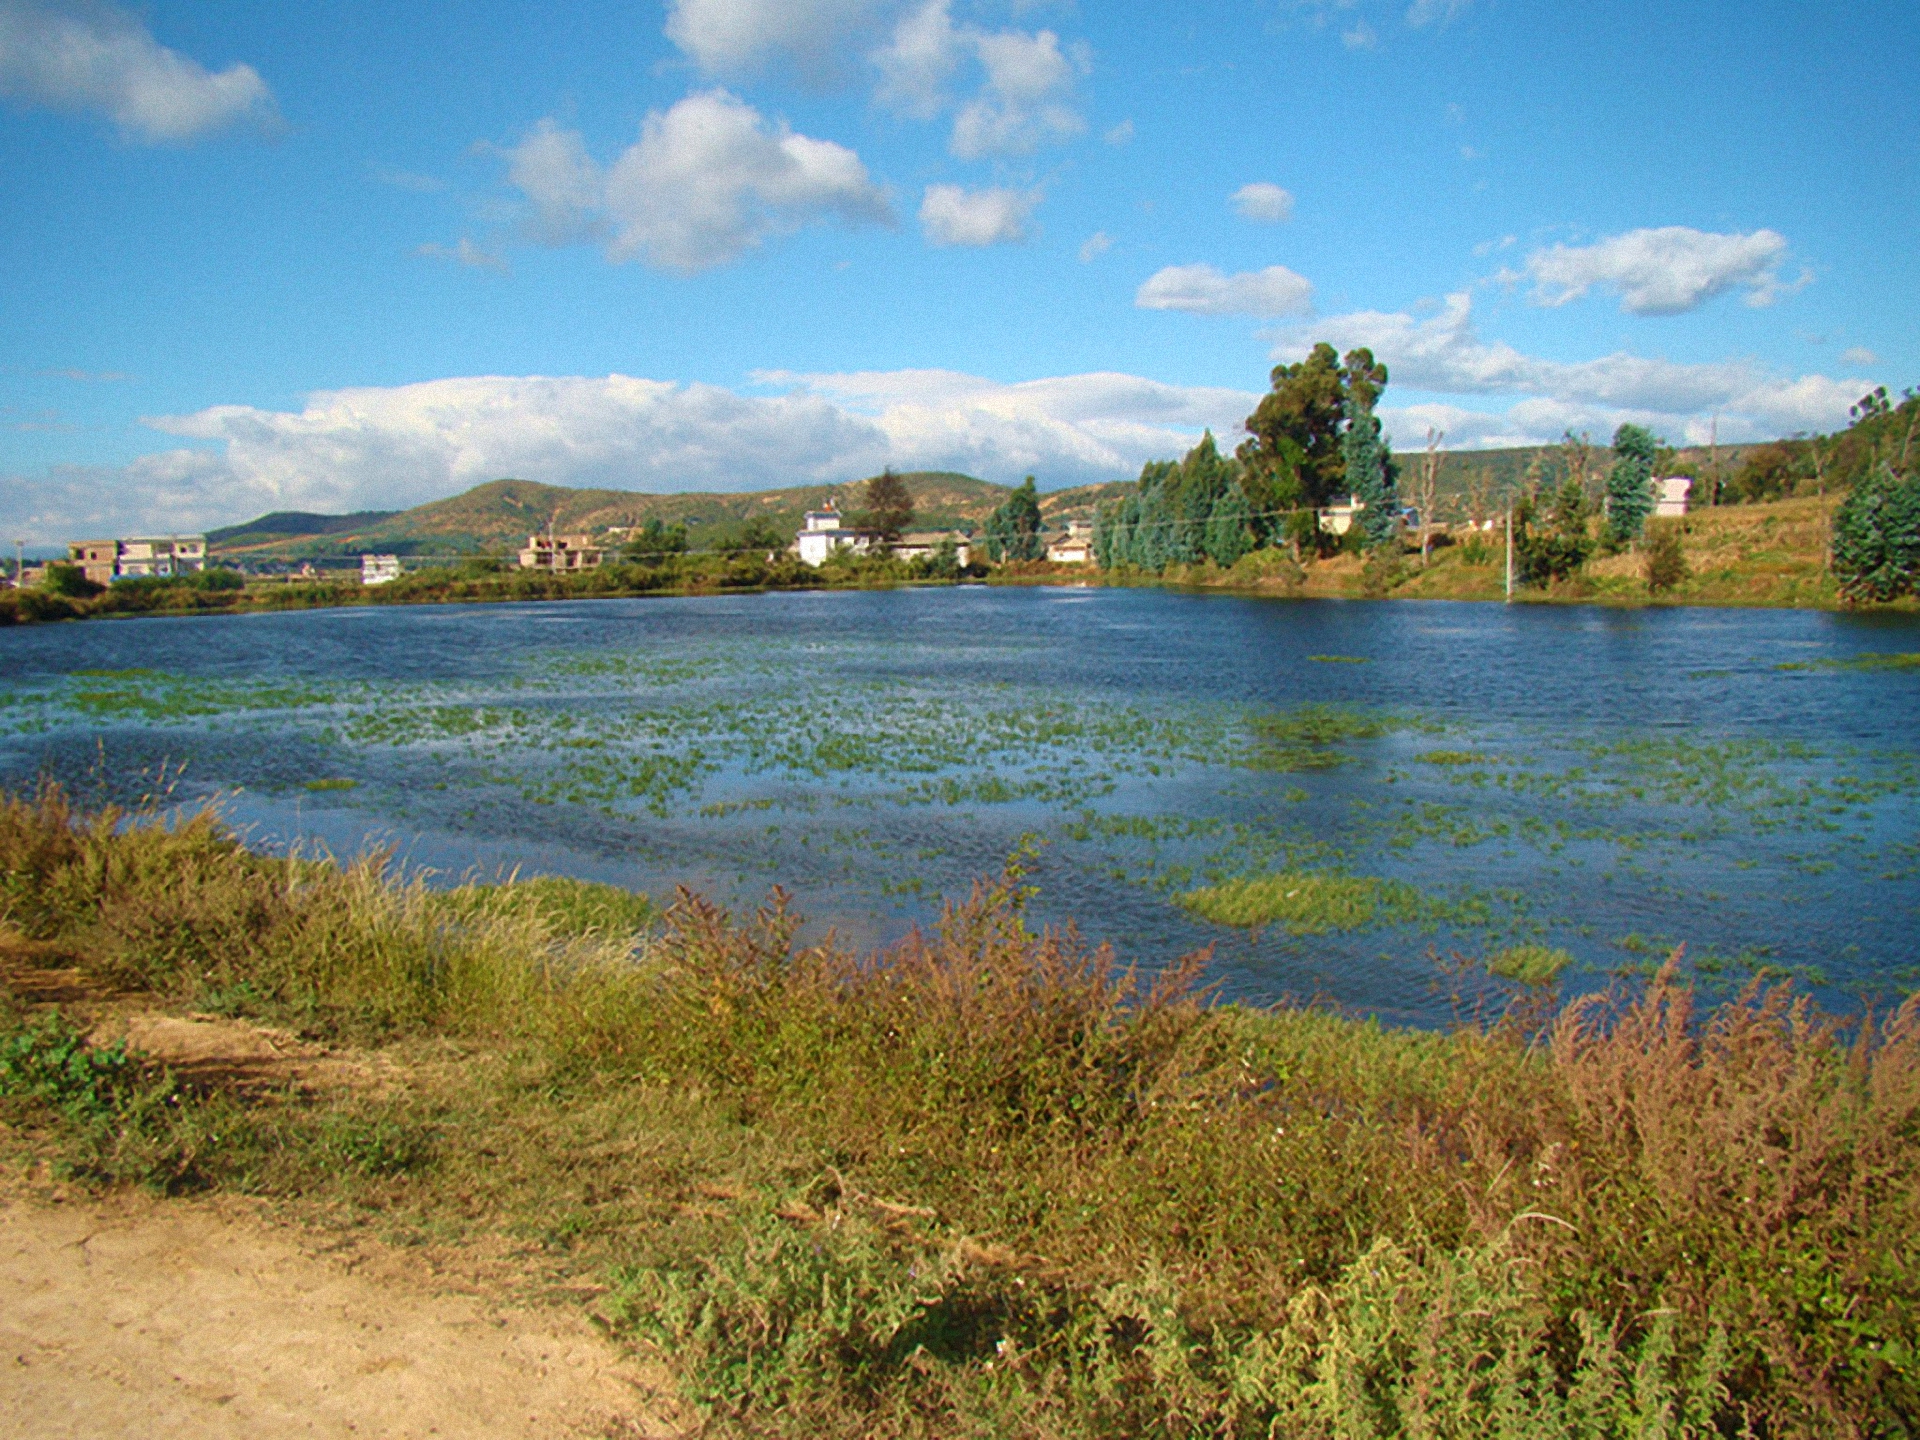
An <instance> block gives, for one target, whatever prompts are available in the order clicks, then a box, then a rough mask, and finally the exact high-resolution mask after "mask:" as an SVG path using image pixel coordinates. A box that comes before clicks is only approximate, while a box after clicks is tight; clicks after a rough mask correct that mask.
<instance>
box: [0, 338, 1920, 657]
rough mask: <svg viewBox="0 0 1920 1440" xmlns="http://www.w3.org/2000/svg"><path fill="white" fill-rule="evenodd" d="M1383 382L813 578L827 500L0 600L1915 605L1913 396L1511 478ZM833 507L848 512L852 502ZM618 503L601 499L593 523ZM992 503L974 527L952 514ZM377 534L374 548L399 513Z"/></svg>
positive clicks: (62, 568)
mask: <svg viewBox="0 0 1920 1440" xmlns="http://www.w3.org/2000/svg"><path fill="white" fill-rule="evenodd" d="M1387 382H1388V372H1387V367H1386V366H1385V365H1383V364H1381V363H1379V362H1378V361H1376V360H1375V359H1374V357H1373V356H1372V354H1371V353H1370V352H1369V351H1366V350H1364V349H1362V350H1355V351H1352V352H1349V353H1348V354H1347V355H1346V356H1345V357H1344V358H1341V357H1339V356H1337V355H1336V353H1335V352H1334V350H1333V347H1331V346H1329V345H1325V344H1322V345H1319V346H1316V347H1315V348H1314V350H1313V351H1312V352H1311V354H1310V355H1309V356H1308V357H1307V358H1306V359H1305V360H1302V361H1299V362H1296V363H1294V364H1291V365H1280V366H1277V367H1275V369H1274V371H1273V373H1272V376H1271V388H1270V390H1269V392H1268V394H1267V395H1266V396H1265V397H1264V398H1262V400H1261V401H1260V403H1259V405H1258V406H1257V407H1256V409H1255V410H1254V412H1253V414H1251V415H1249V416H1248V417H1247V420H1246V422H1245V428H1246V430H1247V432H1248V439H1247V440H1246V441H1245V442H1244V443H1243V444H1242V445H1240V446H1239V448H1238V449H1237V450H1236V451H1235V452H1234V453H1233V454H1231V455H1226V454H1222V453H1221V452H1220V451H1219V449H1218V448H1217V446H1216V445H1215V443H1214V440H1213V437H1212V436H1211V435H1210V434H1209V435H1207V436H1205V437H1203V439H1202V440H1201V442H1200V443H1199V444H1198V445H1196V446H1195V447H1194V448H1193V449H1192V450H1191V451H1190V452H1188V454H1187V455H1185V456H1184V457H1182V458H1181V459H1180V460H1178V461H1171V460H1169V461H1153V462H1150V463H1149V464H1148V465H1147V466H1146V467H1145V468H1144V469H1143V470H1142V472H1141V475H1140V477H1139V479H1138V480H1137V481H1135V482H1131V483H1130V484H1113V485H1105V486H1093V487H1082V488H1081V490H1078V491H1074V492H1069V493H1067V494H1064V495H1056V496H1050V497H1042V496H1040V495H1038V494H1037V493H1036V490H1035V487H1034V481H1033V477H1031V476H1029V477H1028V478H1027V480H1026V482H1025V483H1024V484H1023V485H1021V486H1019V487H1017V488H1015V489H1013V490H1011V491H1008V490H1006V489H1004V488H1003V487H995V486H989V485H986V484H984V483H983V482H980V481H975V480H972V479H970V477H966V476H958V475H949V474H945V473H943V472H929V473H926V474H919V475H913V476H896V475H895V474H894V473H893V472H892V471H890V470H889V471H886V472H884V473H883V474H881V475H879V476H875V477H874V478H873V479H871V480H869V481H867V482H865V483H864V484H863V485H861V486H858V487H851V488H850V489H848V498H849V500H851V501H852V502H853V504H854V505H857V506H858V508H857V509H853V510H851V511H850V514H849V519H848V523H849V524H850V525H851V526H853V527H854V528H853V529H852V530H851V531H850V532H849V533H851V534H854V535H857V536H858V537H859V543H858V544H857V545H854V546H851V547H849V548H847V549H846V550H845V551H844V552H835V553H834V554H832V555H830V556H828V557H827V559H826V561H825V563H823V564H820V565H817V566H816V565H807V564H803V563H801V562H800V560H799V559H798V557H797V556H796V555H795V554H794V553H793V551H792V550H791V549H790V548H789V547H788V544H787V537H786V534H785V533H784V532H783V531H782V530H781V529H780V528H779V526H778V525H777V524H776V523H775V522H774V520H773V519H771V518H769V517H771V516H774V515H776V514H781V515H783V514H784V513H785V512H784V510H781V509H780V508H779V507H781V506H782V505H789V504H791V503H802V501H801V498H800V497H802V496H804V495H806V494H810V493H811V492H799V491H796V492H792V493H791V494H789V493H788V492H767V493H766V494H765V495H760V496H751V497H745V499H744V500H736V501H735V503H734V507H733V508H734V509H736V510H738V511H739V512H740V513H739V515H737V516H734V517H733V519H731V520H728V521H726V522H725V523H723V524H722V525H721V526H720V527H719V528H718V529H717V530H710V531H709V533H707V534H706V535H705V536H704V537H703V540H702V543H701V544H700V545H699V546H695V545H694V544H693V543H692V542H691V541H690V537H689V519H687V518H683V519H681V520H679V521H675V522H671V523H669V522H668V521H665V520H663V519H661V518H660V517H659V516H657V515H656V516H653V517H652V518H650V519H648V520H647V521H646V522H645V523H644V524H638V523H636V524H633V525H630V526H629V527H627V529H626V530H625V531H624V532H623V533H624V534H625V536H626V539H625V540H624V542H623V543H621V544H620V545H619V546H617V547H616V548H615V549H614V550H613V559H612V563H608V564H604V565H598V566H596V567H595V568H592V569H589V570H583V571H579V572H575V573H552V572H548V571H538V570H536V571H532V572H529V571H526V570H514V569H512V568H510V566H509V564H508V562H507V561H506V560H505V559H503V558H502V557H500V556H498V555H491V554H484V553H483V554H474V555H470V556H467V557H465V558H459V559H456V560H455V561H454V563H451V564H445V565H436V566H433V567H427V568H420V569H415V570H412V571H409V572H407V573H404V574H400V575H399V576H398V578H396V579H394V580H393V581H392V583H385V584H379V585H367V586H362V585H359V584H356V583H353V582H352V581H351V580H347V579H338V580H334V579H328V578H325V577H324V576H286V577H281V578H276V579H273V580H261V579H258V578H250V577H248V576H246V575H243V574H242V573H240V572H239V571H238V570H237V569H233V568H229V567H223V566H219V565H216V566H215V567H214V568H211V569H207V570H203V571H200V572H197V573H193V574H184V575H176V576H170V577H146V578H135V579H122V580H116V581H115V582H114V583H112V584H110V585H100V584H97V583H95V582H93V581H90V580H89V579H88V578H87V577H86V576H85V575H84V574H83V573H81V572H80V570H79V569H78V568H77V567H75V566H71V565H61V564H57V563H56V564H52V565H49V566H47V567H46V569H45V572H44V576H43V578H42V579H41V581H40V583H38V584H37V585H34V586H31V587H25V588H15V589H13V590H10V591H0V625H6V624H18V623H34V622H41V621H48V620H65V619H82V618H91V617H96V616H112V615H133V614H148V613H173V614H183V613H188V614H190V613H205V612H220V611H233V610H255V609H275V608H288V609H296V608H308V607H314V606H331V605H341V604H356V603H386V604H393V603H432V602H447V601H488V600H496V601H504V600H539V599H574V598H594V597H610V596H631V595H648V594H700V593H712V592H716V591H726V590H755V589H784V588H841V587H877V586H887V585H897V584H908V583H936V584H937V583H957V582H960V581H963V580H987V581H990V582H991V581H1001V582H1013V583H1036V582H1047V581H1053V580H1056V579H1059V580H1070V581H1071V582H1073V583H1123V584H1139V583H1163V584H1174V585H1184V586H1199V587H1204V588H1219V589H1231V590H1246V591H1252V592H1256V593H1264V594H1278V595H1298V596H1352V597H1368V598H1387V597H1405V598H1419V599H1461V600H1467V599H1475V600H1483V599H1495V598H1518V599H1523V600H1549V601H1574V602H1580V601H1599V602H1606V603H1616V604H1633V603H1648V602H1663V601H1664V602H1677V603H1688V604H1708V605H1786V606H1808V607H1836V606H1849V607H1861V606H1895V607H1903V608H1912V607H1913V606H1914V605H1915V603H1916V585H1920V444H1916V443H1915V442H1916V439H1917V438H1920V393H1916V392H1915V391H1912V390H1909V391H1907V392H1906V393H1905V394H1904V395H1903V396H1902V397H1901V398H1900V400H1899V401H1898V403H1895V402H1894V401H1893V400H1892V399H1890V398H1889V397H1888V395H1887V393H1886V391H1885V389H1884V388H1883V389H1880V390H1877V391H1875V392H1873V393H1872V394H1869V395H1865V396H1863V397H1861V399H1860V401H1859V402H1858V403H1857V404H1856V405H1855V406H1854V407H1853V414H1852V421H1851V423H1850V424H1849V425H1848V426H1847V427H1846V428H1845V429H1844V430H1841V431H1837V432H1834V433H1832V434H1827V435H1812V436H1800V437H1796V438H1794V439H1791V440H1785V441H1777V442H1771V443H1768V444H1764V445H1750V446H1745V447H1740V448H1739V449H1737V450H1735V451H1733V452H1732V454H1733V455H1734V456H1737V463H1723V460H1722V456H1721V454H1720V451H1719V450H1718V448H1717V447H1707V448H1705V449H1702V448H1700V447H1695V448H1693V449H1688V450H1681V449H1673V448H1670V447H1667V446H1666V445H1664V444H1663V443H1662V442H1661V440H1660V439H1659V437H1657V436H1654V435H1653V434H1651V433H1650V432H1648V431H1646V430H1645V429H1643V428H1641V427H1639V426H1636V425H1632V424H1628V425H1623V426H1621V427H1620V428H1619V430H1618V431H1617V432H1616V433H1615V435H1614V436H1613V437H1612V444H1611V445H1610V446H1600V445H1596V444H1595V443H1594V442H1593V441H1592V440H1591V438H1590V437H1588V436H1585V435H1579V436H1576V435H1573V434H1571V433H1569V434H1568V435H1567V436H1566V437H1565V439H1564V440H1563V442H1562V443H1561V444H1559V445H1557V446H1552V447H1534V448H1532V449H1529V450H1527V451H1525V452H1523V453H1524V465H1523V467H1522V468H1519V469H1518V471H1517V473H1515V464H1514V463H1513V462H1515V461H1516V460H1517V459H1518V458H1519V456H1518V454H1516V455H1515V456H1506V457H1502V456H1500V455H1499V454H1498V452H1494V453H1493V454H1491V455H1487V454H1482V455H1480V456H1474V457H1468V456H1461V455H1454V456H1449V455H1448V454H1447V453H1446V452H1445V450H1444V439H1445V437H1444V436H1443V435H1441V434H1439V433H1438V432H1429V435H1428V443H1427V447H1426V449H1425V451H1424V453H1422V454H1420V455H1418V456H1417V457H1414V458H1413V459H1412V460H1411V461H1406V460H1403V459H1402V458H1400V457H1396V456H1395V455H1394V454H1393V452H1392V447H1391V445H1390V444H1389V443H1388V441H1387V439H1386V437H1385V435H1384V433H1383V430H1382V427H1381V424H1380V421H1379V418H1378V415H1377V407H1378V404H1379V400H1380V397H1381V395H1382V394H1383V393H1384V391H1385V389H1386V386H1387ZM1656 486H1658V487H1665V488H1664V489H1662V490H1661V491H1660V494H1662V495H1664V494H1669V493H1670V494H1672V495H1673V496H1676V497H1679V498H1678V499H1677V500H1676V501H1675V502H1674V503H1675V504H1676V505H1677V507H1678V508H1679V509H1680V511H1681V512H1682V513H1679V514H1675V515H1671V516H1665V515H1660V514H1657V513H1656V509H1657V506H1656V500H1657V498H1658V497H1657V495H1656ZM516 487H519V488H531V489H532V490H535V491H538V492H540V494H539V497H538V498H539V499H540V500H541V502H542V503H549V502H551V503H553V505H554V507H555V509H554V513H555V515H556V516H557V514H558V513H559V508H560V507H559V501H558V499H557V498H556V497H557V496H563V495H566V494H567V493H569V492H555V491H551V490H550V489H549V488H548V487H525V486H523V485H522V482H513V481H498V482H492V483H491V484H489V485H486V486H482V487H479V489H477V490H476V491H474V492H471V495H470V496H468V497H459V499H457V500H456V501H454V502H440V503H439V504H438V505H436V506H432V507H426V508H427V509H428V510H442V509H445V510H448V511H449V515H448V516H439V517H436V519H435V522H434V523H435V524H438V525H442V526H444V525H445V524H446V523H448V522H449V519H450V516H451V513H452V511H453V510H457V509H459V508H461V506H462V505H463V504H464V505H465V507H466V508H467V509H468V510H472V509H474V508H476V507H475V504H474V502H475V501H478V500H481V499H483V498H484V501H485V502H486V503H487V504H489V505H491V506H492V508H493V509H494V510H499V509H500V507H501V505H502V504H504V505H506V506H509V507H512V508H513V509H514V510H515V511H516V512H517V511H520V510H524V509H526V508H527V506H528V504H529V503H530V502H529V499H528V498H527V497H522V496H519V495H517V494H515V493H514V491H515V489H516ZM916 487H917V490H918V494H916V493H915V492H916ZM843 488H847V487H843ZM821 494H822V495H824V496H825V497H826V498H827V499H828V500H829V501H831V500H832V499H833V498H834V494H835V492H832V491H823V492H821ZM1002 497H1003V498H1002ZM619 498H620V497H619V496H618V495H617V492H605V493H601V492H594V495H593V496H592V497H590V499H591V504H592V505H593V506H598V507H599V508H598V510H596V511H593V512H592V513H600V511H605V510H606V506H607V504H609V503H613V502H614V501H616V500H618V499H619ZM625 498H626V499H627V500H628V501H633V500H636V499H654V500H657V499H660V498H662V497H625ZM705 498H706V499H708V500H714V499H716V498H717V497H705ZM995 499H997V500H998V503H997V504H991V501H992V500H995ZM989 504H991V508H990V509H989V508H988V506H989ZM929 505H931V506H933V507H935V510H936V512H937V513H938V515H939V518H940V519H941V521H942V522H943V523H947V524H958V525H959V526H960V527H961V528H960V531H959V532H955V533H964V534H966V535H967V536H969V537H970V538H972V539H973V541H974V543H972V544H971V545H970V547H969V549H970V551H971V554H970V555H968V556H967V557H966V558H965V563H963V560H962V557H961V556H959V555H956V553H955V551H954V547H953V546H952V545H951V544H950V543H949V544H947V545H944V546H941V547H939V548H938V549H934V550H931V551H929V553H923V554H918V555H916V556H915V557H914V558H912V559H910V560H908V559H902V558H900V557H898V556H896V555H894V554H893V553H892V551H893V548H894V547H895V546H896V545H897V544H898V542H899V540H900V538H901V535H902V532H903V531H904V530H905V528H906V526H907V525H908V524H910V523H912V521H913V519H914V518H915V515H916V513H917V512H918V513H922V514H925V513H926V507H927V506H929ZM976 510H977V511H979V512H980V515H979V518H980V519H982V520H983V523H982V524H979V525H978V526H976V525H974V524H972V523H969V522H966V521H963V520H961V519H959V518H958V517H961V516H963V515H972V514H973V513H974V512H975V511H976ZM1049 512H1052V518H1053V519H1055V520H1059V519H1062V518H1064V517H1067V516H1068V515H1069V514H1072V515H1077V516H1080V517H1082V518H1080V520H1079V521H1078V523H1079V524H1080V525H1081V526H1082V528H1083V530H1084V533H1085V541H1084V544H1083V546H1082V553H1084V554H1085V555H1086V557H1087V558H1086V562H1085V563H1074V564H1062V563H1059V561H1058V559H1057V558H1056V559H1052V560H1050V559H1049V558H1048V556H1049V551H1050V547H1049V544H1048V540H1047V529H1046V527H1047V523H1048V518H1049ZM275 518H276V517H265V519H267V520H273V519H275ZM307 518H308V519H309V520H311V521H313V522H316V523H317V522H322V521H327V520H328V518H329V517H307ZM338 518H339V519H340V520H341V521H342V522H343V523H344V522H346V521H353V520H357V519H360V518H363V517H351V516H350V517H338ZM371 518H372V519H373V520H374V521H375V522H376V530H377V526H378V524H379V523H390V522H391V521H392V518H393V517H389V516H385V515H378V514H376V515H373V516H372V517H371ZM627 518H632V517H631V516H629V517H627ZM929 518H931V517H929ZM493 519H494V520H496V521H498V520H500V519H501V516H499V515H495V516H494V517H493ZM263 523H264V522H263ZM270 532H271V527H268V531H267V532H264V533H265V534H266V539H267V540H269V541H271V539H272V535H271V533H270ZM232 538H234V539H235V540H236V541H248V542H250V543H251V542H259V541H261V540H262V535H261V534H255V533H253V532H252V531H247V530H246V529H245V527H242V528H241V531H239V532H236V533H235V535H234V536H233V537H232ZM271 548H272V547H271V546H269V549H271ZM282 548H284V547H282ZM259 553H261V554H265V553H267V552H266V551H261V552H259ZM288 553H289V554H290V553H292V552H288ZM1053 553H1054V554H1055V555H1056V557H1057V556H1058V554H1059V550H1058V547H1053ZM381 578H382V579H385V578H386V577H385V576H383V577H381Z"/></svg>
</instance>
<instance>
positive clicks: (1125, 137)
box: [1100, 120, 1133, 145]
mask: <svg viewBox="0 0 1920 1440" xmlns="http://www.w3.org/2000/svg"><path fill="white" fill-rule="evenodd" d="M1100 138H1101V139H1103V140H1105V141H1106V142H1107V144H1109V145H1125V144H1126V143H1127V142H1128V141H1129V140H1131V139H1133V121H1131V120H1122V121H1121V122H1120V123H1119V124H1118V125H1112V126H1109V127H1108V129H1107V133H1106V134H1104V135H1102V136H1101V137H1100Z"/></svg>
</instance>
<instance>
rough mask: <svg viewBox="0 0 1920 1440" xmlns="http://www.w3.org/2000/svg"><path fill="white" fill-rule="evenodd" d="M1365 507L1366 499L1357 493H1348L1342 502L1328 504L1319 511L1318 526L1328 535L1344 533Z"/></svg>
mask: <svg viewBox="0 0 1920 1440" xmlns="http://www.w3.org/2000/svg"><path fill="white" fill-rule="evenodd" d="M1366 508H1367V502H1366V501H1364V500H1362V499H1361V498H1360V497H1359V496H1358V495H1349V496H1348V497H1347V498H1346V500H1345V501H1344V502H1343V503H1342V504H1339V505H1329V506H1327V508H1326V509H1324V510H1322V511H1321V512H1320V528H1321V529H1322V530H1324V531H1326V532H1327V534H1329V535H1344V534H1346V533H1347V531H1349V530H1351V529H1352V528H1353V522H1354V521H1355V520H1356V519H1358V518H1359V516H1360V512H1361V511H1362V510H1364V509H1366Z"/></svg>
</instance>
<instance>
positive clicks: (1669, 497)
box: [1653, 475, 1693, 519]
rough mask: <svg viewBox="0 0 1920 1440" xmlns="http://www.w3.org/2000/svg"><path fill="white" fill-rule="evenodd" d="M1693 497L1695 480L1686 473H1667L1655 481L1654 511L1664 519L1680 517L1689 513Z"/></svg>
mask: <svg viewBox="0 0 1920 1440" xmlns="http://www.w3.org/2000/svg"><path fill="white" fill-rule="evenodd" d="M1692 497H1693V481H1692V479H1691V478H1689V477H1688V476H1685V475H1665V476H1661V477H1659V478H1657V479H1656V480H1655V481H1654V482H1653V513H1654V514H1655V515H1658V516H1660V517H1661V518H1663V519H1678V518H1679V517H1681V516H1682V515H1685V514H1686V513H1687V504H1688V502H1689V501H1690V500H1691V499H1692Z"/></svg>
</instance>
